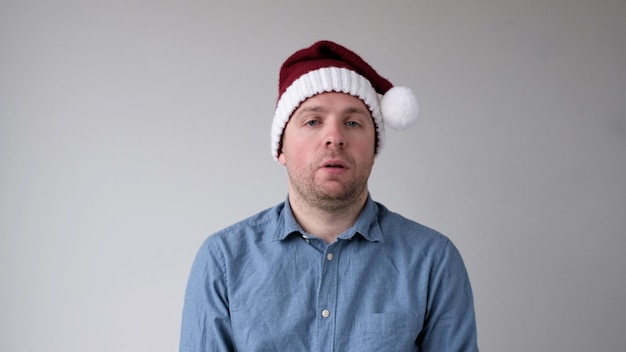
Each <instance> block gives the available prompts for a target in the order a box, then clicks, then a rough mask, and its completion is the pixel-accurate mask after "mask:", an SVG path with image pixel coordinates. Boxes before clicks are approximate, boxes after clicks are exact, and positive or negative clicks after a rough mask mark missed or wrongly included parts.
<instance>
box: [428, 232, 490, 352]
mask: <svg viewBox="0 0 626 352" xmlns="http://www.w3.org/2000/svg"><path fill="white" fill-rule="evenodd" d="M428 297H429V298H428V311H427V315H426V319H425V326H424V329H423V330H422V332H421V333H420V336H419V337H418V341H419V342H420V344H421V346H422V350H423V351H425V352H452V351H454V352H460V351H463V352H470V351H471V352H474V351H478V345H477V336H476V320H475V313H474V302H473V296H472V289H471V285H470V282H469V277H468V275H467V271H466V269H465V265H464V264H463V259H462V258H461V254H460V253H459V251H458V250H457V249H456V247H454V245H453V244H452V242H450V241H449V240H447V241H446V243H445V245H444V246H443V250H442V253H441V257H440V260H439V263H438V264H435V265H434V266H433V269H432V272H431V282H430V285H429V289H428Z"/></svg>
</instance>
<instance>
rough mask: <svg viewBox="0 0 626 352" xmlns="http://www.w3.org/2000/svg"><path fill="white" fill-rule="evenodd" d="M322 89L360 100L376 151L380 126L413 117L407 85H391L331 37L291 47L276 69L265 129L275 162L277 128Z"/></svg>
mask: <svg viewBox="0 0 626 352" xmlns="http://www.w3.org/2000/svg"><path fill="white" fill-rule="evenodd" d="M324 92H341V93H346V94H350V95H352V96H354V97H357V98H359V99H361V101H363V103H364V104H365V105H366V106H367V107H368V109H369V110H370V113H371V114H372V118H373V119H374V124H375V125H376V133H377V137H378V138H377V139H378V145H377V146H376V150H377V152H380V150H381V148H382V146H383V145H384V140H385V138H384V137H385V127H384V125H385V124H386V125H387V126H389V127H391V128H393V129H398V130H401V129H405V128H408V127H409V126H411V125H412V124H413V123H414V122H415V121H416V120H417V117H418V115H419V106H418V103H417V99H416V98H415V96H414V95H413V92H412V91H411V90H410V89H408V88H405V87H394V86H393V84H391V82H389V81H388V80H387V79H386V78H384V77H382V76H380V75H379V74H378V73H377V72H376V71H375V70H374V69H373V68H372V67H371V66H370V65H369V64H368V63H367V62H365V61H364V60H363V59H362V58H361V57H360V56H359V55H357V54H356V53H354V52H352V51H351V50H349V49H347V48H345V47H343V46H341V45H339V44H337V43H334V42H331V41H327V40H324V41H318V42H316V43H314V44H313V45H311V46H310V47H308V48H304V49H301V50H298V51H296V52H295V53H294V54H292V55H291V56H290V57H289V58H287V60H285V62H284V63H283V65H282V66H281V68H280V74H279V82H278V101H277V103H276V111H275V113H274V119H273V122H272V131H271V139H272V140H271V143H272V156H273V157H274V160H278V156H279V154H280V147H281V139H282V136H283V132H284V129H285V126H286V125H287V122H288V121H289V118H290V117H291V115H292V114H293V112H294V111H295V110H296V109H297V108H298V106H300V104H301V103H302V102H303V101H305V100H306V99H307V98H310V97H312V96H314V95H317V94H320V93H324Z"/></svg>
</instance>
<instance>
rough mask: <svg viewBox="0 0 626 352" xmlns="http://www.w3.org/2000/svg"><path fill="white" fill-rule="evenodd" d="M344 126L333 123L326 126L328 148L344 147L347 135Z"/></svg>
mask: <svg viewBox="0 0 626 352" xmlns="http://www.w3.org/2000/svg"><path fill="white" fill-rule="evenodd" d="M343 128H344V126H343V124H342V123H340V122H333V123H329V124H327V125H326V134H325V136H324V138H325V144H326V146H327V147H331V146H334V147H340V148H342V147H344V146H345V142H346V141H345V135H344V132H345V131H344V129H343Z"/></svg>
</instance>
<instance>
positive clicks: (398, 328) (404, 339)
mask: <svg viewBox="0 0 626 352" xmlns="http://www.w3.org/2000/svg"><path fill="white" fill-rule="evenodd" d="M422 325H423V324H422V318H421V317H420V316H418V315H416V314H411V313H404V312H391V313H367V314H357V315H356V316H355V319H354V323H353V325H352V333H351V338H350V340H351V341H352V343H351V344H352V346H356V345H358V346H360V349H358V350H360V351H414V350H416V340H417V335H419V333H420V331H421V329H422ZM354 350H355V351H356V350H357V349H354Z"/></svg>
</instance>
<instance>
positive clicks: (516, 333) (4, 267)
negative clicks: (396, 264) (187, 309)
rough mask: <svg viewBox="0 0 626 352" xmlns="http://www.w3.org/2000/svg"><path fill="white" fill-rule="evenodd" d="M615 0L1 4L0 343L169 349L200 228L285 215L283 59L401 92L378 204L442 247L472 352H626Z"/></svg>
mask: <svg viewBox="0 0 626 352" xmlns="http://www.w3.org/2000/svg"><path fill="white" fill-rule="evenodd" d="M625 18H626V2H625V1H623V0H525V1H514V0H502V1H492V0H474V1H461V0H438V1H435V0H423V1H415V0H411V1H408V0H407V1H388V2H387V1H328V0H321V1H309V2H297V1H280V0H272V1H266V2H257V1H248V2H228V4H226V3H222V2H216V1H206V0H205V1H199V0H187V1H177V2H174V1H171V2H167V1H147V0H145V1H126V0H125V1H121V0H113V1H99V2H92V1H68V0H65V1H64V0H59V1H54V2H53V1H43V0H28V1H7V0H3V1H0V99H1V100H0V168H1V172H0V283H1V289H0V350H2V351H7V352H9V351H11V352H12V351H19V352H22V351H24V352H25V351H94V352H99V351H173V350H176V349H177V345H178V334H179V324H180V312H181V307H182V301H183V293H184V288H185V283H186V280H187V275H188V272H189V268H190V265H191V261H192V260H193V257H194V255H195V252H196V250H197V249H198V247H199V246H200V243H201V242H202V240H203V239H204V238H205V237H207V236H208V235H210V234H211V233H212V232H214V231H216V230H218V229H220V228H222V227H224V226H226V225H229V224H230V223H232V222H234V221H237V220H240V219H241V218H243V217H246V216H249V215H251V214H253V213H256V212H257V211H259V210H261V209H264V208H266V207H269V206H272V205H274V204H276V203H278V202H280V201H282V200H283V199H284V197H285V194H286V177H285V174H284V170H283V169H282V167H281V166H279V165H278V164H275V163H274V162H273V161H272V159H271V156H270V147H269V130H270V123H271V118H272V116H273V107H274V102H275V98H276V94H277V93H276V81H277V77H278V67H279V65H280V64H281V63H282V61H283V60H284V59H285V58H286V57H287V56H288V55H289V54H291V53H292V52H293V51H295V50H296V49H299V48H301V47H304V46H307V45H309V44H311V43H312V42H313V41H315V40H318V39H322V38H326V39H333V40H336V41H338V42H340V43H343V44H345V45H346V46H348V47H350V48H352V49H354V50H355V51H356V52H358V53H359V54H361V55H362V56H363V57H364V58H365V59H366V60H368V61H369V62H370V63H371V64H372V65H373V66H374V67H375V68H376V69H377V70H378V71H379V72H381V73H382V74H383V75H385V76H387V77H388V78H390V79H391V80H392V81H393V82H394V83H395V84H397V85H404V86H409V87H412V88H413V89H414V91H415V92H416V94H417V95H418V97H419V99H420V101H421V104H422V118H421V120H420V121H419V123H418V124H417V125H415V126H414V127H413V128H412V129H411V130H408V131H404V132H396V133H394V132H389V133H388V143H387V146H386V148H385V149H384V150H383V152H382V154H381V155H380V156H379V158H378V160H377V165H376V166H375V171H374V174H373V175H372V178H371V182H370V187H371V191H372V194H373V196H374V198H376V199H377V200H379V201H381V202H383V203H385V204H386V205H387V206H388V207H390V208H391V209H393V210H395V211H398V212H400V213H402V214H404V215H406V216H408V217H411V218H413V219H414V220H417V221H419V222H422V223H424V224H426V225H429V226H431V227H434V228H436V229H438V230H440V231H442V232H444V233H445V234H447V235H448V236H449V237H450V238H452V240H453V241H454V242H455V243H456V245H457V246H458V247H459V249H460V250H461V252H462V254H463V256H464V258H465V261H466V265H467V267H468V270H469V274H470V277H471V280H472V283H473V287H474V293H475V299H476V309H477V318H478V327H479V343H480V347H481V349H482V351H508V352H516V351H520V352H521V351H624V346H626V303H625V302H626V255H624V253H623V252H624V251H625V250H626V187H625V181H624V180H625V179H626V21H625V20H624V19H625Z"/></svg>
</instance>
